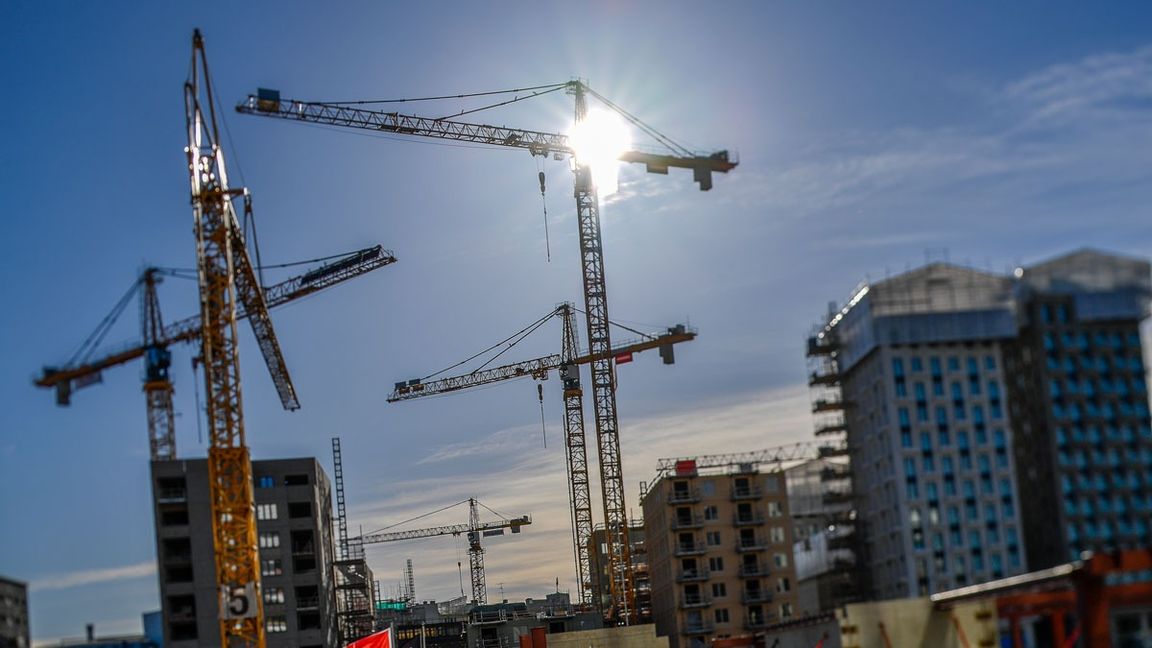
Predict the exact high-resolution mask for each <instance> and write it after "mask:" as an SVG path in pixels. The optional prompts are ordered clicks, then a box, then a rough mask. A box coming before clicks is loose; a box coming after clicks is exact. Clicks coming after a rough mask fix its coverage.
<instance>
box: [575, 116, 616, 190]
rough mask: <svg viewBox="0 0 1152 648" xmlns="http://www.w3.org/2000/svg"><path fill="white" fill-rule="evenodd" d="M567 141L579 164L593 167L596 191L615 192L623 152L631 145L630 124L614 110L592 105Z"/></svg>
mask: <svg viewBox="0 0 1152 648" xmlns="http://www.w3.org/2000/svg"><path fill="white" fill-rule="evenodd" d="M568 141H569V143H570V144H571V145H572V150H573V151H575V152H576V158H577V160H579V162H580V164H587V165H589V166H591V167H592V180H593V181H594V182H595V183H596V189H597V192H598V193H599V194H600V195H601V196H608V195H611V194H613V193H615V192H616V189H617V176H618V174H619V171H620V160H619V158H620V155H621V154H622V153H624V152H625V151H627V150H628V149H629V148H631V146H632V134H631V132H630V131H629V130H628V124H626V123H624V120H623V119H621V118H620V116H619V115H617V114H615V113H610V112H606V111H603V110H599V109H595V108H593V109H590V110H589V111H588V115H587V116H586V117H585V118H584V121H582V122H580V123H579V124H576V125H574V126H573V127H572V129H571V130H570V131H569V133H568Z"/></svg>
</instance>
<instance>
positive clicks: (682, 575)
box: [676, 569, 710, 583]
mask: <svg viewBox="0 0 1152 648" xmlns="http://www.w3.org/2000/svg"><path fill="white" fill-rule="evenodd" d="M709 575H710V574H709V572H708V570H707V569H682V570H680V572H679V573H677V574H676V582H677V583H696V582H700V581H706V580H708V577H709Z"/></svg>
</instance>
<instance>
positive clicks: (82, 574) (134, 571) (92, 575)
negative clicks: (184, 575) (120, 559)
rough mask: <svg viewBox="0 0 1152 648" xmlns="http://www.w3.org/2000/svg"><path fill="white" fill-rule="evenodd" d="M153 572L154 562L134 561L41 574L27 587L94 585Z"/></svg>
mask: <svg viewBox="0 0 1152 648" xmlns="http://www.w3.org/2000/svg"><path fill="white" fill-rule="evenodd" d="M155 574H156V563H155V562H154V561H151V560H149V561H145V562H140V563H136V564H134V565H124V566H122V567H106V568H103V569H85V570H81V571H73V572H66V573H62V574H50V575H47V576H41V577H39V578H36V579H33V580H32V581H31V582H30V583H29V584H28V589H30V590H32V591H44V590H60V589H68V588H71V587H81V586H84V585H95V584H98V583H110V582H114V581H123V580H130V579H134V578H144V577H145V576H154V575H155Z"/></svg>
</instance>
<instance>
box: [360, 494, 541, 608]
mask: <svg viewBox="0 0 1152 648" xmlns="http://www.w3.org/2000/svg"><path fill="white" fill-rule="evenodd" d="M465 501H467V502H468V524H455V525H451V526H439V527H430V528H427V529H414V530H411V531H392V532H380V533H369V534H365V535H361V536H359V537H356V538H351V539H350V540H349V542H355V543H358V544H362V545H365V544H376V543H381V542H398V541H400V540H415V539H417V538H433V537H436V536H444V535H454V536H459V535H464V536H466V537H467V538H468V567H469V573H470V574H471V578H472V603H473V604H474V605H484V604H486V603H487V602H488V594H487V589H486V587H485V585H484V548H483V547H482V546H481V545H480V538H481V536H488V535H500V534H503V532H504V529H510V530H511V531H512V533H520V527H522V526H525V525H528V524H532V518H531V517H530V516H527V515H521V516H520V517H516V518H502V519H500V520H497V521H495V522H481V521H480V511H479V508H478V507H479V506H484V505H483V504H480V503H479V502H477V501H476V498H474V497H471V498H468V499H467V500H465ZM463 503H464V501H460V502H457V503H456V504H453V505H452V506H457V505H460V504H463ZM448 508H451V507H448ZM485 508H487V507H485ZM441 510H443V509H441ZM488 510H491V509H488Z"/></svg>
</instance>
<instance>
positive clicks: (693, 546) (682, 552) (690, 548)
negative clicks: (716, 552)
mask: <svg viewBox="0 0 1152 648" xmlns="http://www.w3.org/2000/svg"><path fill="white" fill-rule="evenodd" d="M704 551H705V547H704V545H702V544H700V543H698V542H681V543H678V544H677V545H676V549H675V551H674V552H673V553H674V554H675V555H676V557H677V558H680V557H683V556H702V555H704Z"/></svg>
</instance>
